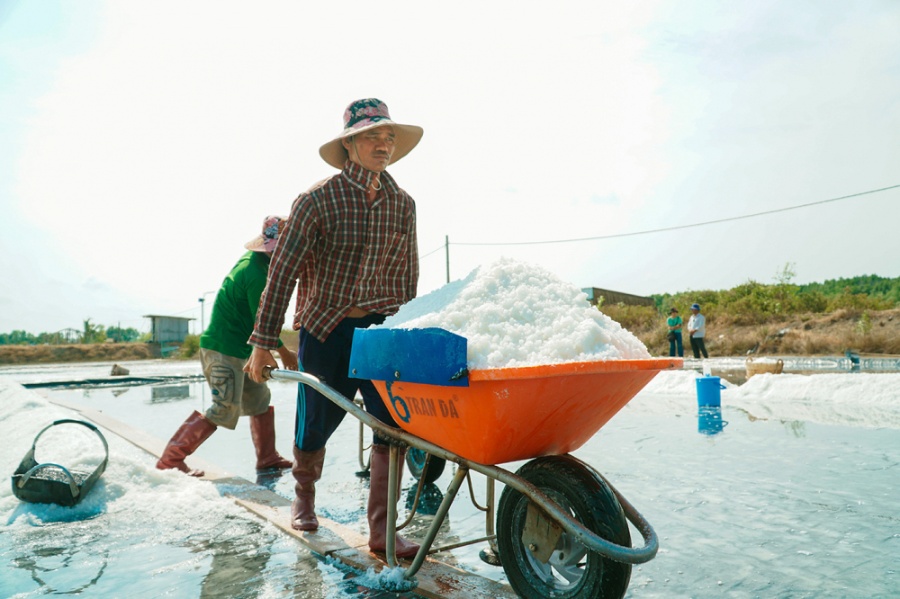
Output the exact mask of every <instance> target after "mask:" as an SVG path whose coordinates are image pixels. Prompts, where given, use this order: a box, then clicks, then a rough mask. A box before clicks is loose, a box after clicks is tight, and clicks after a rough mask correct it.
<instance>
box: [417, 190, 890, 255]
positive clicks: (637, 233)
mask: <svg viewBox="0 0 900 599" xmlns="http://www.w3.org/2000/svg"><path fill="white" fill-rule="evenodd" d="M898 187H900V185H891V186H890V187H882V188H881V189H871V190H869V191H862V192H860V193H853V194H850V195H846V196H841V197H839V198H829V199H827V200H819V201H817V202H809V203H807V204H798V205H796V206H788V207H787V208H776V209H774V210H766V211H765V212H755V213H753V214H744V215H742V216H732V217H729V218H720V219H716V220H708V221H705V222H702V223H693V224H690V225H677V226H674V227H663V228H661V229H648V230H646V231H635V232H632V233H616V234H614V235H600V236H597V237H580V238H577V239H555V240H547V241H509V242H481V243H479V242H470V243H466V242H459V241H454V242H451V245H539V244H547V243H571V242H575V241H595V240H598V239H614V238H617V237H634V236H636V235H649V234H651V233H664V232H667V231H678V230H681V229H692V228H694V227H705V226H706V225H715V224H719V223H726V222H730V221H735V220H743V219H747V218H756V217H757V216H765V215H767V214H777V213H779V212H788V211H789V210H799V209H800V208H808V207H810V206H817V205H820V204H828V203H829V202H839V201H841V200H847V199H850V198H856V197H859V196H864V195H869V194H873V193H879V192H882V191H888V190H890V189H897V188H898ZM435 251H437V250H435ZM430 253H434V252H430ZM427 255H429V254H426V256H427Z"/></svg>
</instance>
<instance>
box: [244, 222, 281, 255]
mask: <svg viewBox="0 0 900 599" xmlns="http://www.w3.org/2000/svg"><path fill="white" fill-rule="evenodd" d="M286 220H287V218H286V217H284V216H267V217H266V219H265V220H264V221H263V226H262V233H260V234H259V235H257V236H256V237H254V238H253V239H251V240H250V241H248V242H247V243H245V244H244V247H245V248H247V249H248V250H251V251H253V252H268V253H270V254H271V253H272V252H274V251H275V244H276V243H278V234H279V233H281V230H282V229H283V228H284V223H285V221H286Z"/></svg>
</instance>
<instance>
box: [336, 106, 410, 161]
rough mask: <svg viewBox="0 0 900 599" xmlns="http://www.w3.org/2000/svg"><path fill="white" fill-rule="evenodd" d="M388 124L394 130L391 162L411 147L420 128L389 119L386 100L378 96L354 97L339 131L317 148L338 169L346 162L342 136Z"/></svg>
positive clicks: (408, 151) (407, 152) (403, 154)
mask: <svg viewBox="0 0 900 599" xmlns="http://www.w3.org/2000/svg"><path fill="white" fill-rule="evenodd" d="M384 125H390V126H392V127H393V128H394V133H395V134H396V136H397V137H396V142H397V143H396V145H395V146H394V155H393V156H391V164H393V163H395V162H398V161H399V160H400V159H401V158H403V157H404V156H406V155H407V154H409V153H410V151H412V149H413V148H415V147H416V145H417V144H418V143H419V140H420V139H422V133H423V131H422V128H421V127H418V126H416V125H401V124H399V123H395V122H394V121H393V120H391V115H390V113H388V107H387V104H385V103H384V102H382V101H381V100H379V99H377V98H366V99H364V100H357V101H355V102H353V103H352V104H350V106H348V107H347V109H346V110H345V111H344V130H343V131H341V134H340V135H338V136H337V137H335V138H334V139H332V140H331V141H329V142H328V143H327V144H325V145H324V146H322V147H321V148H319V156H321V157H322V160H324V161H325V162H327V163H328V164H330V165H331V166H333V167H334V168H337V169H343V168H344V164H345V163H346V162H347V159H348V156H347V150H346V149H345V148H344V146H343V144H342V143H341V140H343V139H344V138H346V137H350V136H352V135H356V134H357V133H362V132H363V131H368V130H369V129H374V128H375V127H382V126H384Z"/></svg>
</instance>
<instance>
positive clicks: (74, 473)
mask: <svg viewBox="0 0 900 599" xmlns="http://www.w3.org/2000/svg"><path fill="white" fill-rule="evenodd" d="M59 424H80V425H82V426H86V427H87V428H89V429H91V430H92V431H94V432H95V433H97V436H98V437H100V441H101V442H102V443H103V449H104V451H105V454H106V455H105V456H104V458H103V461H102V462H101V463H100V464H98V465H97V467H96V468H94V470H93V471H91V472H84V471H80V470H74V469H71V470H70V469H69V468H66V467H65V466H63V465H61V464H54V463H51V462H46V463H44V464H38V463H37V462H36V461H35V459H34V451H35V447H36V446H37V442H38V439H40V438H41V435H43V434H44V433H45V432H46V431H47V430H48V429H50V428H52V427H54V426H57V425H59ZM108 461H109V446H108V445H107V444H106V439H105V438H104V437H103V435H102V434H101V433H100V431H99V430H98V429H97V427H96V426H94V425H93V424H91V423H89V422H83V421H81V420H71V419H68V418H66V419H62V420H57V421H56V422H54V423H53V424H50V425H48V426H46V427H44V429H43V430H42V431H41V432H39V433H38V434H37V436H36V437H35V438H34V442H33V443H32V444H31V449H30V450H28V453H26V454H25V457H24V458H22V462H21V463H20V464H19V467H18V468H16V471H15V473H14V474H13V476H12V489H13V494H14V495H15V496H16V497H18V498H19V499H20V500H22V501H27V502H29V503H56V504H59V505H63V506H73V505H75V504H77V503H78V502H79V501H81V499H82V498H83V497H84V496H85V495H87V494H88V492H89V491H90V490H91V487H93V486H94V483H95V482H97V479H99V478H100V475H101V474H103V471H104V470H106V464H107V462H108Z"/></svg>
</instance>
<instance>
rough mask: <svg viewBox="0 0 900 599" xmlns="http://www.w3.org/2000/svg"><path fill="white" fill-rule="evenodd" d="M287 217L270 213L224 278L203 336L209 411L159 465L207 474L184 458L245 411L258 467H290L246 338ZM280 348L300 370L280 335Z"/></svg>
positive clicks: (180, 435)
mask: <svg viewBox="0 0 900 599" xmlns="http://www.w3.org/2000/svg"><path fill="white" fill-rule="evenodd" d="M284 222H285V221H284V219H283V218H281V217H279V216H270V217H268V218H266V220H265V221H263V231H262V233H261V234H260V235H259V236H257V237H255V238H254V239H253V240H251V241H250V242H248V243H247V244H246V245H245V246H244V247H245V248H247V249H248V250H250V251H248V252H247V253H245V254H244V255H243V256H241V259H240V260H238V262H237V264H235V265H234V268H232V269H231V272H230V273H228V276H227V277H225V280H224V281H223V282H222V286H221V287H220V288H219V292H218V294H217V295H216V302H215V304H213V311H212V317H210V320H209V326H208V327H207V328H206V330H205V331H204V332H203V334H202V335H201V336H200V366H201V367H202V368H203V376H205V377H206V381H207V382H208V383H209V387H210V389H211V390H212V405H211V406H210V407H209V409H208V410H206V413H204V414H201V413H200V412H198V411H196V410H194V412H193V413H192V414H191V415H190V416H188V418H187V420H185V421H184V424H182V425H181V427H180V428H179V429H178V430H177V431H176V432H175V435H174V436H173V437H172V439H171V440H170V441H169V444H168V445H166V449H165V451H163V454H162V457H161V458H160V459H159V461H158V462H157V463H156V467H157V468H159V469H160V470H167V469H169V468H176V469H178V470H180V471H182V472H184V473H185V474H188V475H190V476H203V474H204V472H203V471H202V470H191V469H190V468H189V467H188V466H187V464H185V463H184V460H185V458H187V456H189V455H191V454H192V453H194V452H195V451H196V450H197V448H198V447H200V445H201V444H202V443H203V442H204V441H206V440H207V439H208V438H209V436H210V435H212V434H213V433H214V432H216V428H218V427H220V426H224V427H225V428H227V429H230V430H234V427H235V426H237V421H238V418H239V417H240V416H249V417H250V436H251V438H252V439H253V445H254V446H255V447H256V469H257V470H271V469H283V468H290V467H291V465H292V463H291V462H290V461H289V460H286V459H285V458H283V457H281V454H279V453H278V452H277V451H276V450H275V411H274V408H273V407H272V406H270V405H269V401H270V400H271V397H272V394H271V392H270V391H269V387H268V385H267V384H266V383H265V382H263V383H256V382H254V381H252V380H250V377H249V376H248V375H247V374H246V373H244V370H243V369H244V364H246V363H247V358H249V357H250V353H251V352H252V350H253V348H252V347H250V346H249V345H247V337H249V336H250V333H251V332H252V331H253V323H254V322H255V320H256V311H257V308H258V307H259V298H260V296H261V295H262V292H263V289H265V287H266V277H267V275H268V272H269V260H270V258H271V256H272V252H274V251H275V244H276V241H277V240H278V234H279V231H280V230H281V229H282V228H283V226H284ZM276 350H277V351H278V355H279V356H280V357H281V361H282V362H283V363H284V367H285V368H286V369H288V370H297V355H296V354H295V353H294V352H292V351H291V350H289V349H288V348H287V347H285V346H284V344H283V343H282V342H281V339H278V341H277V348H276Z"/></svg>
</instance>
